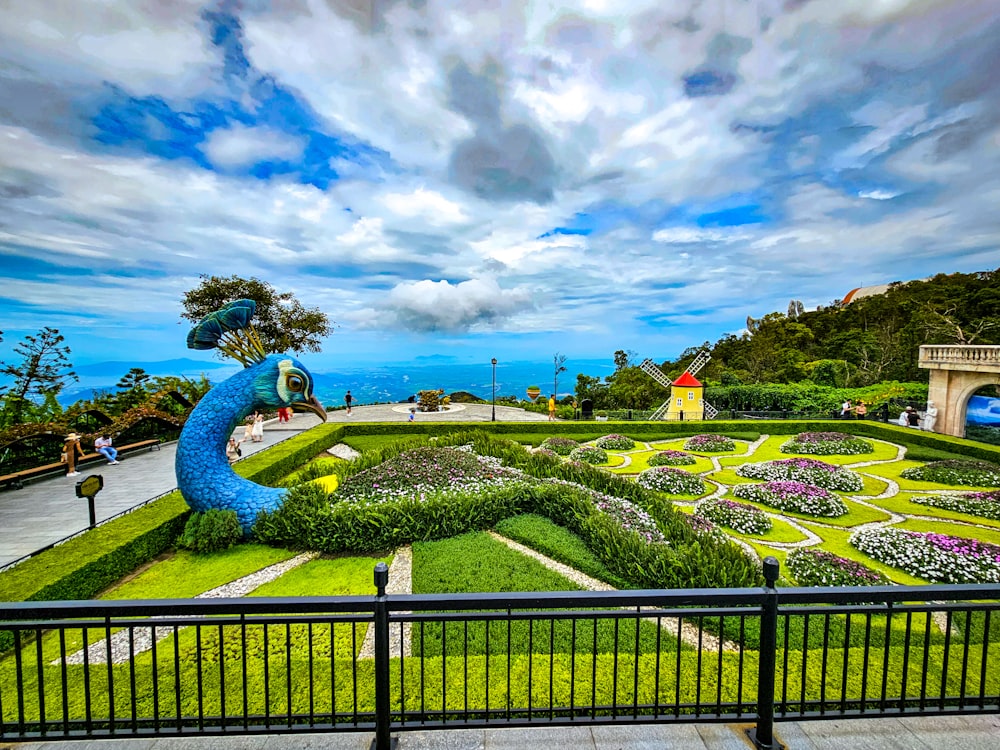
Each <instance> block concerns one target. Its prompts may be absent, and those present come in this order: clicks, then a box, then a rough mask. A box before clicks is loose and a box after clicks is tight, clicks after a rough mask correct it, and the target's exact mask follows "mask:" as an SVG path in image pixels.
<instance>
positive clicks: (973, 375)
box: [919, 345, 1000, 437]
mask: <svg viewBox="0 0 1000 750" xmlns="http://www.w3.org/2000/svg"><path fill="white" fill-rule="evenodd" d="M919 364H920V367H922V368H923V369H925V370H930V371H931V379H930V384H929V386H928V388H927V399H928V400H929V401H933V402H934V404H935V405H936V406H937V408H938V419H937V425H936V426H935V430H934V431H935V432H940V433H942V434H944V435H954V436H956V437H964V436H965V417H966V411H967V409H968V405H969V399H970V398H971V397H972V395H973V394H974V393H975V392H976V391H977V390H979V389H980V388H982V387H983V386H984V385H997V384H998V383H1000V346H964V345H952V346H935V345H930V346H921V347H920V362H919Z"/></svg>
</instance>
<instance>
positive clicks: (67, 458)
mask: <svg viewBox="0 0 1000 750" xmlns="http://www.w3.org/2000/svg"><path fill="white" fill-rule="evenodd" d="M77 456H79V457H80V458H83V446H82V445H80V436H79V435H77V434H76V433H75V432H71V433H70V434H69V435H67V436H66V441H65V442H64V443H63V450H62V459H63V462H64V463H65V464H66V476H68V477H78V476H80V472H78V471H77V470H76V457H77Z"/></svg>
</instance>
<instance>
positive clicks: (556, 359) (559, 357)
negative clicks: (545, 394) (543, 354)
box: [552, 352, 566, 396]
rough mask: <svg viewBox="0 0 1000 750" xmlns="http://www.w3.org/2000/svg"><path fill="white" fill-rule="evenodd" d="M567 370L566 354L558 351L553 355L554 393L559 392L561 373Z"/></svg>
mask: <svg viewBox="0 0 1000 750" xmlns="http://www.w3.org/2000/svg"><path fill="white" fill-rule="evenodd" d="M561 372H566V355H565V354H560V353H559V352H556V353H555V354H554V355H553V356H552V395H553V396H554V395H556V394H557V393H559V373H561Z"/></svg>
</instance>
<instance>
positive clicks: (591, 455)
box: [569, 445, 608, 464]
mask: <svg viewBox="0 0 1000 750" xmlns="http://www.w3.org/2000/svg"><path fill="white" fill-rule="evenodd" d="M569 460H570V461H580V462H582V463H585V464H606V463H607V462H608V454H607V453H606V452H605V451H604V449H603V448H598V447H597V446H596V445H581V446H580V447H579V448H574V449H573V450H572V452H570V454H569Z"/></svg>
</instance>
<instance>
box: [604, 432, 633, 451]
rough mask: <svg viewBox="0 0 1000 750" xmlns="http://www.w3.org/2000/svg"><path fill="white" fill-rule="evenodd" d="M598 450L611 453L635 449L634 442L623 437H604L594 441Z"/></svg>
mask: <svg viewBox="0 0 1000 750" xmlns="http://www.w3.org/2000/svg"><path fill="white" fill-rule="evenodd" d="M595 443H596V444H597V447H598V448H604V449H605V450H612V451H627V450H630V449H631V448H634V447H635V441H634V440H633V439H632V438H630V437H625V436H624V435H605V436H604V437H599V438H597V440H596V441H595Z"/></svg>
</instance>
